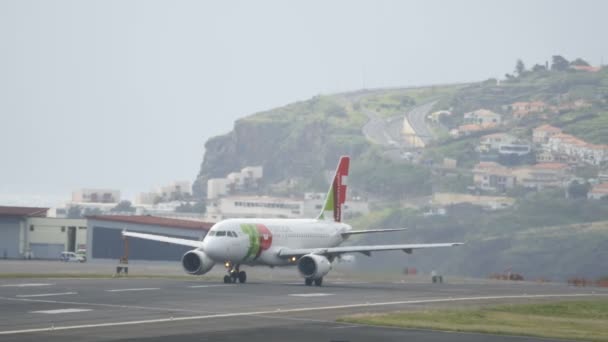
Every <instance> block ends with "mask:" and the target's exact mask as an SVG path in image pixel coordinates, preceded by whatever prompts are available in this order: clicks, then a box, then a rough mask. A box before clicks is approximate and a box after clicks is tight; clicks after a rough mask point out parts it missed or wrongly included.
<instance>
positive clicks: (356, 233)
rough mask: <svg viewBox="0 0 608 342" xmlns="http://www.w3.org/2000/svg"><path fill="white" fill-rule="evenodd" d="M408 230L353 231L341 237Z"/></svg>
mask: <svg viewBox="0 0 608 342" xmlns="http://www.w3.org/2000/svg"><path fill="white" fill-rule="evenodd" d="M404 230H407V228H386V229H366V230H351V231H349V232H344V233H342V234H341V235H342V236H344V237H346V236H350V235H358V234H372V233H387V232H400V231H404Z"/></svg>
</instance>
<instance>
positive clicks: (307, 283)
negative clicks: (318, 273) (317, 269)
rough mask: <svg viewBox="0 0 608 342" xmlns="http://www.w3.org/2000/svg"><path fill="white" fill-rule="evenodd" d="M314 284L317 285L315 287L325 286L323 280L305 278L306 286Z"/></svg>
mask: <svg viewBox="0 0 608 342" xmlns="http://www.w3.org/2000/svg"><path fill="white" fill-rule="evenodd" d="M313 282H314V283H315V286H321V285H323V278H318V279H312V278H305V279H304V284H306V286H312V283H313Z"/></svg>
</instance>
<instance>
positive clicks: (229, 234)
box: [228, 231, 236, 237]
mask: <svg viewBox="0 0 608 342" xmlns="http://www.w3.org/2000/svg"><path fill="white" fill-rule="evenodd" d="M228 236H230V237H236V233H235V232H233V231H229V232H228Z"/></svg>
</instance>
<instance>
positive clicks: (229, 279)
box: [224, 262, 247, 284]
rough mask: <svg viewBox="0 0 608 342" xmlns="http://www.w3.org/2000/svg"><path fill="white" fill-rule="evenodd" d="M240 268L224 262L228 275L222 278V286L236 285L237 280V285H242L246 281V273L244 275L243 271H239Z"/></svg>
mask: <svg viewBox="0 0 608 342" xmlns="http://www.w3.org/2000/svg"><path fill="white" fill-rule="evenodd" d="M240 266H241V265H238V264H232V263H230V262H226V269H227V271H228V274H227V275H225V276H224V284H231V283H236V282H237V280H238V282H239V283H241V284H243V283H245V282H246V281H247V273H245V271H240V270H239V267H240Z"/></svg>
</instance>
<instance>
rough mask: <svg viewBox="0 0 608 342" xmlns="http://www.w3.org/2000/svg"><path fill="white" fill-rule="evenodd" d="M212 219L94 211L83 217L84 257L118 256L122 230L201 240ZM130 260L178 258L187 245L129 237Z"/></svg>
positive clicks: (122, 246)
mask: <svg viewBox="0 0 608 342" xmlns="http://www.w3.org/2000/svg"><path fill="white" fill-rule="evenodd" d="M211 226H213V223H208V222H200V221H188V220H179V219H172V218H165V217H156V216H122V215H96V216H88V217H87V246H88V248H87V259H88V260H91V261H93V260H101V259H114V260H117V259H120V258H121V257H122V256H123V255H124V240H123V237H122V231H123V230H128V231H133V232H139V233H149V234H159V235H166V236H171V237H177V238H184V239H191V240H201V239H202V238H203V237H204V236H205V235H206V234H207V231H208V230H209V229H210V228H211ZM128 246H129V247H128V250H129V259H130V260H163V261H178V260H180V259H181V257H182V255H183V254H184V253H186V252H187V251H188V250H191V249H192V248H191V247H187V246H179V245H174V244H168V243H164V242H158V241H150V240H142V239H129V240H128Z"/></svg>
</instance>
